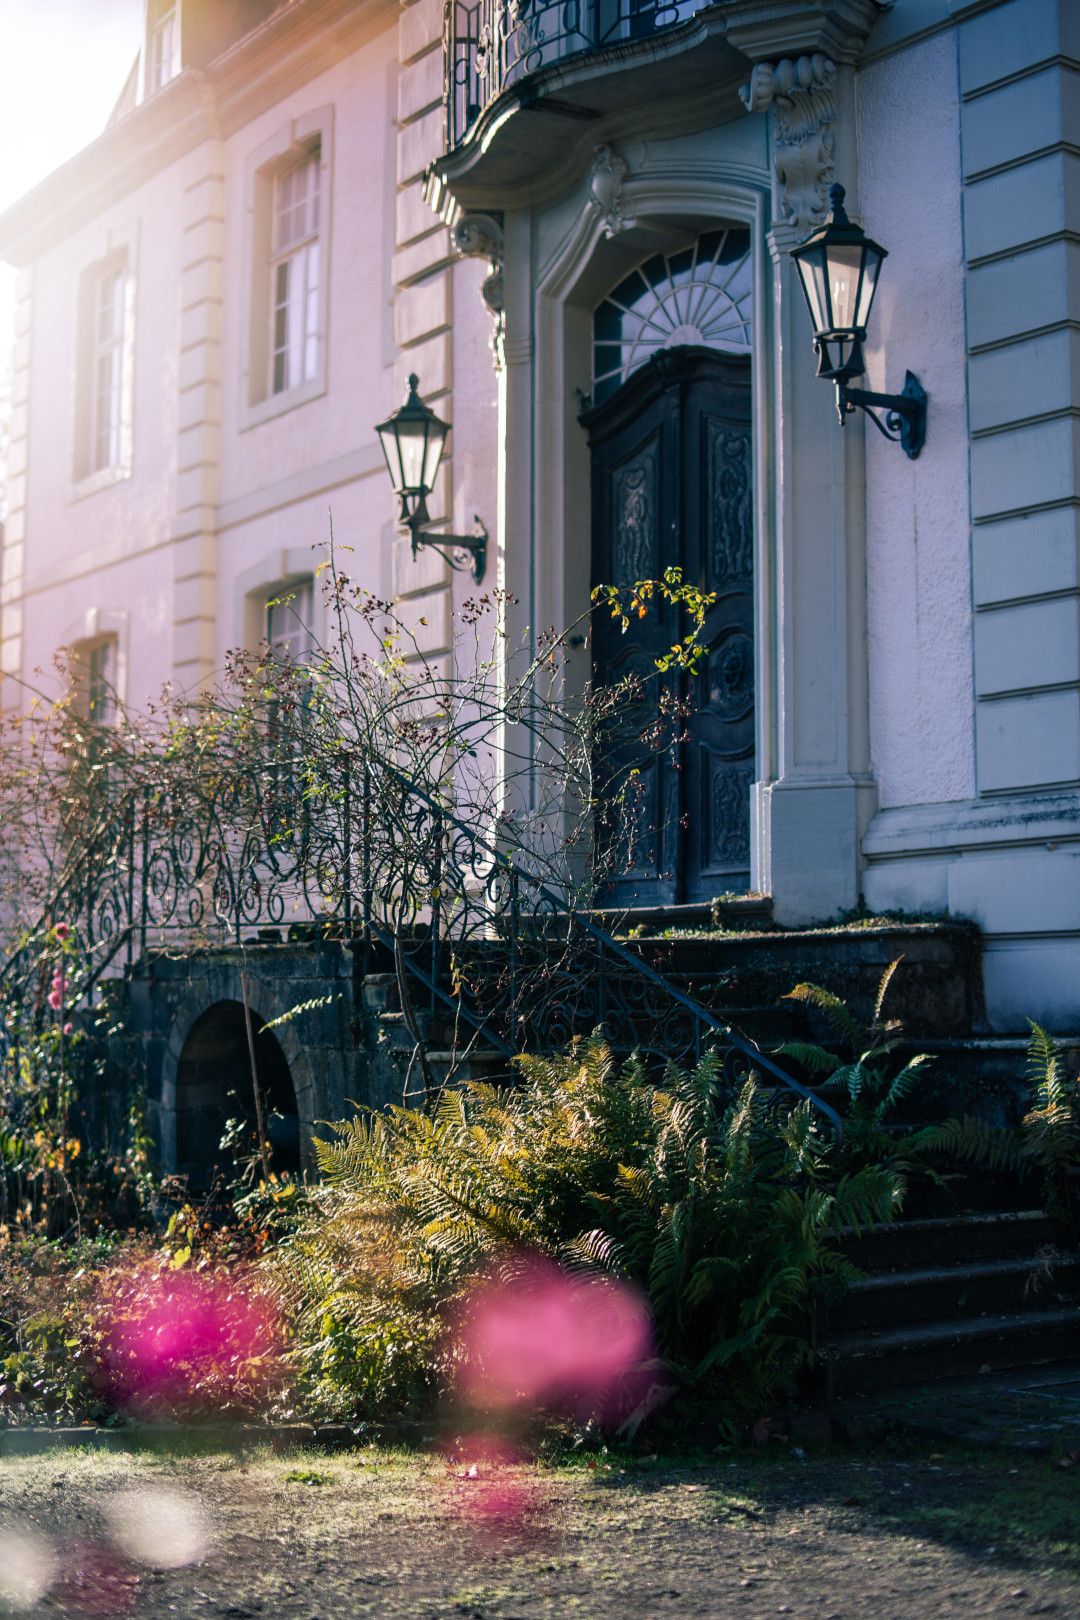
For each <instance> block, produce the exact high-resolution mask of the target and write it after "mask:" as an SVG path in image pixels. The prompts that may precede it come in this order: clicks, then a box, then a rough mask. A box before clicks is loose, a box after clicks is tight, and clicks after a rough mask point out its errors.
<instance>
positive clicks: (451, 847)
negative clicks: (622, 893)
mask: <svg viewBox="0 0 1080 1620" xmlns="http://www.w3.org/2000/svg"><path fill="white" fill-rule="evenodd" d="M355 763H356V762H355V761H351V760H346V761H345V762H344V765H343V774H342V777H341V779H340V782H339V784H338V785H339V786H340V787H341V788H342V789H343V791H342V792H341V794H340V795H339V796H338V797H335V796H333V795H331V796H330V798H329V799H328V800H327V801H326V804H324V805H323V806H322V810H323V812H324V814H323V820H322V822H321V823H318V815H317V812H315V811H312V809H311V808H310V806H309V805H307V804H305V806H304V810H303V814H302V816H301V823H300V825H299V826H298V827H293V826H292V825H291V822H290V823H289V824H288V831H287V836H285V837H282V835H281V831H280V828H279V827H278V824H277V820H276V817H277V800H276V799H275V798H274V795H273V793H270V792H268V789H267V783H269V784H272V785H273V787H274V790H275V791H276V792H280V790H281V783H280V780H279V779H278V778H277V777H276V776H275V775H274V773H273V772H271V773H270V775H269V776H267V777H266V778H265V780H263V778H262V777H260V779H259V781H258V782H256V783H251V782H248V783H247V785H246V794H247V796H248V797H247V799H244V800H243V801H241V800H238V798H237V796H236V785H235V784H223V788H222V791H221V793H220V794H219V795H218V796H216V797H214V798H213V799H212V800H208V801H207V802H206V804H205V805H204V806H202V812H203V813H202V815H201V817H200V818H195V819H193V818H192V817H191V815H190V811H188V812H185V813H184V814H183V815H181V814H180V813H179V812H176V813H174V814H172V815H169V814H165V815H163V816H161V817H160V818H159V820H158V822H157V823H155V822H154V820H153V819H152V818H151V817H150V815H149V814H148V800H147V799H146V797H145V794H142V795H133V796H132V797H131V799H130V800H129V801H128V802H127V803H126V804H125V805H123V806H119V805H118V806H117V814H116V818H115V820H114V821H113V822H112V823H111V824H110V828H109V837H108V838H107V839H106V840H103V841H102V842H101V843H99V844H97V845H96V846H95V849H94V850H91V851H88V852H87V853H86V854H85V856H84V857H83V860H82V862H81V863H80V864H79V865H78V866H77V867H76V869H75V870H74V872H72V873H71V874H70V875H69V877H68V878H67V880H66V881H65V883H64V885H63V886H62V888H61V890H60V891H59V897H58V901H57V903H55V904H54V905H53V907H52V908H50V913H47V914H43V916H42V918H41V920H40V925H39V928H38V929H37V930H36V931H32V932H31V933H30V935H29V936H28V941H29V942H27V940H24V942H23V943H22V944H21V945H20V947H18V948H17V949H16V950H15V951H14V952H12V954H11V955H10V956H9V957H8V960H7V962H6V963H5V964H4V965H3V967H2V968H0V983H2V982H8V983H10V982H11V980H12V979H13V978H14V977H15V975H16V973H17V972H18V971H20V970H21V971H22V972H23V973H24V974H28V973H30V972H32V971H33V970H34V968H35V966H36V965H37V964H38V963H39V960H40V951H36V950H35V945H34V941H35V940H36V939H40V937H41V934H42V931H43V930H46V929H47V928H48V926H49V925H50V922H51V921H55V920H56V917H57V915H58V913H57V909H56V907H57V904H60V905H61V907H62V909H63V910H64V911H65V913H66V914H69V915H68V917H67V920H68V921H69V923H70V924H71V925H72V926H76V927H78V929H79V934H80V941H81V944H82V946H83V947H84V949H85V950H86V952H87V954H88V955H89V956H91V957H92V966H91V968H90V971H89V972H88V973H86V974H84V975H83V977H82V978H81V979H80V980H79V992H78V993H79V996H80V998H81V997H83V996H85V995H87V994H88V993H89V991H90V990H91V989H92V988H93V987H94V986H95V985H96V984H97V983H98V982H99V981H100V980H101V979H102V978H103V977H104V975H105V974H106V972H107V971H108V969H109V967H110V966H111V965H112V964H113V963H114V962H115V960H116V958H117V956H118V955H119V954H120V953H121V952H122V951H125V950H126V952H127V963H128V966H129V967H130V965H131V964H132V962H133V960H134V957H135V953H136V951H145V950H146V949H147V946H148V943H149V942H150V941H152V940H153V941H156V940H158V939H163V938H166V937H169V938H171V937H176V938H183V939H184V940H185V942H186V943H187V945H188V947H189V948H191V947H192V945H193V942H195V941H200V940H201V941H203V942H206V940H207V933H206V929H207V924H208V923H209V924H210V926H212V927H213V928H215V929H220V930H225V931H227V933H228V934H229V935H231V936H232V937H233V938H234V939H235V940H237V941H239V940H240V939H241V937H242V933H243V929H244V928H245V927H248V926H258V925H261V924H264V923H267V922H270V923H274V924H275V925H280V924H281V923H282V922H283V921H284V918H285V910H286V903H287V901H288V900H289V899H292V900H293V902H294V904H296V903H297V902H298V901H300V900H303V901H304V903H305V905H306V906H307V909H308V915H309V917H312V916H313V917H315V918H316V919H318V920H321V922H322V923H323V924H324V925H325V926H326V927H328V928H337V929H339V930H340V932H341V933H342V935H343V936H345V937H348V938H350V939H356V938H359V940H360V941H361V943H362V944H363V946H364V948H365V950H366V949H367V948H368V947H369V946H370V943H371V942H372V941H376V942H377V943H379V944H381V945H382V946H384V947H387V948H393V947H394V946H395V944H396V945H398V946H399V947H402V942H403V941H404V942H405V945H406V946H407V947H408V948H399V949H398V951H397V953H396V954H397V957H398V959H399V960H400V961H402V962H403V963H404V965H405V967H406V969H407V970H408V972H409V974H410V976H411V977H412V978H414V979H415V980H416V981H417V982H419V983H420V984H422V985H423V986H424V988H425V990H426V991H427V993H428V996H429V998H430V1004H431V1006H432V1008H433V1009H434V1008H435V1007H436V1006H437V1005H438V1006H442V1007H444V1008H447V1009H450V1010H452V1011H453V1012H454V1014H455V1016H457V1017H463V1018H464V1019H465V1020H466V1022H467V1023H468V1024H469V1025H470V1026H471V1028H473V1029H474V1030H475V1031H477V1032H479V1033H481V1034H482V1036H483V1038H484V1040H485V1042H487V1043H488V1044H489V1045H490V1046H491V1047H493V1048H494V1049H495V1050H497V1051H499V1052H500V1053H501V1054H502V1055H503V1056H504V1057H510V1056H512V1055H514V1053H515V1052H517V1051H520V1050H522V1049H523V1047H524V1046H527V1045H529V1044H531V1043H535V1044H536V1045H537V1046H538V1047H539V1048H540V1049H546V1050H554V1049H556V1048H557V1047H558V1046H559V1045H560V1044H563V1043H564V1042H565V1040H566V1039H567V1038H569V1036H570V1035H571V1034H573V1033H577V1032H581V1030H582V1029H583V1027H585V1020H590V1022H589V1023H588V1025H587V1027H588V1028H590V1029H591V1028H592V1027H595V1025H596V1024H600V1025H604V1026H608V1025H610V1027H611V1029H612V1031H613V1035H612V1039H613V1040H614V1039H615V1037H616V1035H617V1033H618V1032H619V1020H620V1019H622V1020H623V1030H624V1032H625V1034H626V1039H625V1040H624V1042H623V1048H624V1049H633V1048H634V1047H638V1048H639V1049H642V1050H644V1051H650V1052H653V1053H654V1054H655V1055H657V1056H658V1057H675V1058H678V1057H683V1056H689V1055H691V1054H692V1055H693V1057H694V1058H695V1059H697V1058H699V1057H700V1056H701V1055H702V1053H703V1052H704V1051H705V1050H707V1049H708V1048H709V1047H711V1046H718V1045H721V1044H722V1045H723V1046H724V1047H726V1048H727V1053H726V1061H727V1062H728V1063H729V1064H731V1065H733V1066H734V1067H735V1068H738V1067H739V1066H740V1065H741V1066H742V1068H743V1069H745V1068H747V1067H752V1068H753V1069H755V1070H757V1071H758V1072H759V1073H761V1074H762V1075H764V1076H766V1077H768V1079H769V1080H770V1082H772V1083H773V1084H777V1085H779V1086H781V1087H783V1088H784V1089H785V1090H787V1091H788V1092H790V1093H792V1094H793V1095H795V1096H798V1097H800V1098H802V1099H804V1100H805V1101H807V1102H809V1103H810V1105H811V1106H812V1107H813V1109H814V1110H815V1111H816V1112H817V1113H818V1114H819V1115H820V1116H821V1118H822V1119H823V1120H825V1121H826V1122H827V1123H828V1125H829V1127H830V1129H831V1130H832V1132H833V1133H834V1135H835V1136H836V1137H837V1138H839V1137H840V1136H841V1135H842V1133H843V1123H842V1121H841V1118H840V1115H839V1114H838V1113H837V1111H836V1110H835V1109H834V1108H833V1107H831V1105H830V1104H829V1103H828V1102H826V1101H825V1100H824V1099H823V1098H822V1097H820V1096H819V1095H818V1094H817V1093H816V1092H815V1091H813V1090H812V1089H811V1088H810V1087H808V1086H806V1085H804V1084H803V1083H802V1082H801V1081H800V1080H798V1079H796V1078H795V1076H794V1075H792V1074H789V1073H788V1072H787V1070H786V1069H785V1068H783V1067H782V1066H781V1065H780V1064H779V1063H777V1062H776V1061H775V1059H774V1058H772V1057H770V1056H769V1054H768V1053H766V1052H764V1051H763V1050H762V1049H761V1047H760V1046H759V1045H758V1044H757V1043H756V1042H755V1041H753V1040H751V1039H750V1038H749V1037H748V1036H746V1035H744V1034H743V1033H742V1032H741V1031H739V1030H737V1029H735V1028H734V1027H733V1026H732V1025H731V1024H728V1023H725V1022H724V1021H723V1020H722V1019H720V1018H718V1017H717V1016H716V1014H715V1013H713V1012H712V1011H711V1010H710V1009H709V1008H707V1007H705V1006H704V1005H702V1003H701V1002H700V1001H698V1000H696V999H695V998H694V997H693V996H691V995H688V994H687V993H686V991H684V990H683V989H681V988H680V987H679V986H678V985H676V984H673V983H672V982H671V981H670V980H669V979H668V978H666V977H665V975H664V974H662V973H661V972H660V971H659V970H658V969H657V968H656V967H654V966H653V964H652V963H650V962H648V961H646V960H645V959H644V958H643V957H642V956H641V954H640V953H639V952H636V951H634V950H632V949H630V948H629V947H628V946H627V945H626V944H625V943H623V942H622V941H620V940H618V939H617V938H616V937H615V936H614V935H613V934H612V933H611V932H609V931H608V930H607V929H605V928H603V927H602V926H600V924H599V923H598V922H597V921H596V920H595V918H594V917H593V916H591V915H590V914H589V913H588V912H587V911H585V910H583V909H581V908H580V907H577V906H575V905H573V904H572V903H571V902H570V901H569V900H568V899H567V898H566V897H565V896H564V895H563V894H562V893H560V892H558V891H557V889H556V888H555V887H554V886H553V885H552V884H551V883H550V882H549V881H547V880H546V879H545V878H544V877H543V876H541V875H539V874H538V873H537V872H535V871H531V870H529V868H528V866H527V865H525V864H522V862H521V861H520V860H515V859H513V858H512V857H511V855H509V854H507V852H506V851H505V850H502V849H500V848H498V847H497V845H496V844H495V843H492V842H490V841H489V840H488V838H486V837H484V836H483V835H482V834H481V833H480V832H479V831H478V829H477V828H476V827H475V826H472V825H470V824H469V823H468V822H466V821H465V820H464V819H463V818H462V817H461V816H459V815H457V814H456V813H455V811H454V810H453V809H451V807H450V805H449V803H447V802H446V801H445V800H444V799H441V798H440V797H438V796H437V795H436V794H435V793H432V792H430V791H429V790H428V789H427V788H426V787H424V786H423V785H422V784H421V783H419V782H417V781H415V780H413V779H412V778H411V777H410V776H408V775H407V774H406V773H405V772H404V771H402V770H400V769H399V768H398V767H397V766H396V765H393V764H391V763H389V762H388V761H385V760H382V761H378V762H374V761H373V760H371V759H370V758H368V759H366V760H365V761H364V763H363V766H362V791H361V792H360V793H359V794H358V795H357V794H356V793H355V792H354V791H353V788H354V770H355ZM393 795H396V796H397V800H398V802H397V803H393V802H391V798H392V796H393ZM357 798H359V806H357V802H356V801H357ZM248 800H250V803H249V802H248ZM239 802H244V803H245V804H247V806H248V821H247V824H246V825H244V826H241V825H238V824H236V823H235V821H234V822H233V823H232V824H230V821H229V816H230V812H232V813H235V811H236V807H237V804H238V803H239ZM327 805H329V807H330V809H329V820H327V817H326V810H327ZM159 808H160V807H159ZM103 844H104V845H105V855H104V857H101V856H100V851H101V849H102V845H103ZM95 859H97V862H98V864H97V865H95V864H94V863H95ZM357 877H359V881H360V886H361V893H360V895H359V901H360V904H359V905H357V904H356V899H357V897H356V896H355V895H354V893H353V885H354V880H355V879H356V878H357ZM327 888H330V890H331V891H332V892H331V893H330V894H327V893H326V892H325V891H326V889H327ZM76 897H77V903H76ZM417 924H421V925H422V927H421V928H420V930H419V931H418V930H417V927H416V925H417ZM560 941H561V942H562V943H563V944H565V945H566V946H567V949H568V954H567V957H566V960H565V961H564V962H562V963H559V962H557V961H555V962H554V966H553V949H554V947H556V946H557V945H558V944H559V942H560ZM493 944H494V946H495V954H494V955H493V954H492V946H493ZM530 949H532V950H533V952H534V956H533V973H532V976H531V977H530V973H529V950H530ZM583 949H584V951H585V952H586V953H588V952H591V953H592V956H591V957H590V958H589V959H588V960H583V959H582V950H583ZM447 950H450V951H451V952H453V953H454V954H455V956H456V957H457V958H458V962H457V966H458V969H459V971H458V973H457V976H456V982H455V980H454V976H453V975H451V982H450V983H449V984H448V983H447V974H446V972H445V955H446V952H447ZM477 951H479V953H480V956H479V961H478V964H477V965H478V969H479V971H478V972H476V973H474V975H473V979H472V981H471V982H470V980H469V977H468V972H467V971H465V972H462V971H460V969H461V966H462V964H463V963H464V964H465V967H466V969H467V968H468V967H469V966H471V965H472V958H471V957H470V954H469V953H470V952H477ZM500 951H503V952H504V959H500V957H499V955H498V953H499V952H500ZM575 951H576V952H577V953H578V954H577V955H576V956H575V955H574V952H575ZM500 974H501V977H500ZM39 976H40V974H39ZM500 1019H501V1020H502V1022H501V1027H500ZM642 1020H647V1021H649V1023H650V1024H652V1025H654V1026H655V1029H656V1031H657V1036H656V1038H655V1039H654V1044H653V1045H651V1046H649V1045H647V1044H646V1041H645V1040H643V1039H642V1038H641V1033H640V1026H641V1022H642ZM680 1020H681V1021H680Z"/></svg>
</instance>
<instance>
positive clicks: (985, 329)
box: [959, 0, 1080, 920]
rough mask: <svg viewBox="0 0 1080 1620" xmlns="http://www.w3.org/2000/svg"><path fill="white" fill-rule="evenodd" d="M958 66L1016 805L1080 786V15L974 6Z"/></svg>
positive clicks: (997, 641) (988, 626) (1058, 8)
mask: <svg viewBox="0 0 1080 1620" xmlns="http://www.w3.org/2000/svg"><path fill="white" fill-rule="evenodd" d="M959 59H960V93H961V133H962V144H963V167H964V240H965V251H966V257H967V274H966V296H967V339H968V399H969V411H970V426H971V508H972V526H973V536H972V563H973V576H974V605H975V699H976V720H975V723H976V743H977V776H978V788H979V793H980V795H986V794H1010V795H1014V794H1016V793H1018V792H1030V791H1046V790H1047V789H1052V788H1061V787H1065V786H1075V785H1077V784H1080V8H1078V7H1077V6H1076V4H1075V0H1008V3H1005V4H1002V5H999V6H996V7H994V8H993V9H989V10H986V9H982V10H980V11H978V12H976V11H975V10H974V8H973V9H972V13H971V15H969V16H968V17H967V18H965V19H963V20H962V21H961V23H960V27H959ZM1073 920H1075V917H1074V919H1073Z"/></svg>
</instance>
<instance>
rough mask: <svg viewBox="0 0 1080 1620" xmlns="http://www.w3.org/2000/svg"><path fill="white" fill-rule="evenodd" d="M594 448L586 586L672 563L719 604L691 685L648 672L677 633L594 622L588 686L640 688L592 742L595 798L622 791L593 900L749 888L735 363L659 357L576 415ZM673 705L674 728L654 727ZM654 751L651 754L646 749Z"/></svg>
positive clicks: (750, 713)
mask: <svg viewBox="0 0 1080 1620" xmlns="http://www.w3.org/2000/svg"><path fill="white" fill-rule="evenodd" d="M585 422H586V425H587V427H588V429H589V435H590V444H591V448H592V484H593V489H592V495H593V583H594V584H617V585H619V586H621V587H625V586H627V585H632V584H633V582H634V581H635V580H638V579H653V578H657V577H659V576H660V575H661V574H662V573H663V571H664V569H665V568H669V567H678V568H681V569H682V570H683V575H684V578H685V579H686V580H687V581H689V582H691V583H694V584H697V585H700V586H701V587H702V588H703V589H705V590H707V591H710V592H714V593H715V594H716V603H715V605H714V607H713V608H712V609H711V611H710V613H709V616H708V619H707V621H706V624H705V642H706V649H707V650H706V656H705V658H704V659H703V661H702V664H701V666H700V669H699V672H698V673H697V674H696V675H692V676H691V675H687V674H685V673H682V674H672V675H668V676H658V675H657V673H656V667H655V659H656V658H657V657H658V656H659V655H660V654H661V653H663V652H664V651H665V650H666V649H667V648H669V647H670V646H671V644H672V642H673V641H674V640H675V639H676V637H677V636H678V635H679V634H681V633H682V632H683V631H684V630H685V620H680V618H679V617H678V616H677V615H676V614H675V612H674V611H673V610H671V609H665V608H658V607H657V606H656V605H655V604H653V605H652V606H651V607H650V610H649V612H648V613H647V615H646V617H645V618H644V619H641V620H632V622H631V627H630V628H629V629H628V630H627V631H626V632H625V634H623V633H622V632H621V630H620V627H619V625H618V624H617V623H614V622H613V621H611V620H610V619H608V618H607V617H606V615H604V614H602V613H601V614H598V615H597V619H596V625H595V630H594V636H593V671H594V678H595V680H596V682H597V684H598V685H601V686H611V685H614V684H615V683H617V682H619V681H620V680H621V679H622V678H623V677H624V676H626V675H628V674H629V675H637V676H640V678H641V685H640V687H639V688H638V695H637V698H636V701H633V702H627V703H624V704H622V705H621V706H620V710H619V713H618V715H617V717H616V718H615V719H614V720H613V722H612V723H611V724H610V725H609V727H608V728H607V731H606V733H605V734H604V745H603V748H602V761H601V773H602V780H601V784H600V785H601V789H602V790H603V789H604V788H605V787H607V788H609V789H610V788H612V787H614V788H616V789H620V788H621V789H622V793H621V798H620V801H619V806H618V810H617V812H616V815H615V816H614V817H613V818H612V820H613V822H614V823H615V824H614V825H613V826H608V827H607V828H606V829H604V832H605V833H606V834H607V835H608V836H610V835H611V834H612V833H619V832H621V833H622V835H623V839H624V846H625V847H624V851H623V855H622V860H621V869H619V870H618V871H616V872H615V873H613V875H612V877H611V879H610V881H609V882H608V884H607V886H606V889H605V898H606V899H607V900H608V901H609V903H611V904H613V905H650V904H652V905H655V904H670V903H672V902H677V901H695V900H706V899H710V898H712V896H713V895H716V894H719V893H722V892H723V891H724V890H732V889H733V890H742V889H746V888H747V887H748V886H749V879H750V786H751V783H752V781H753V776H754V640H753V635H754V628H753V627H754V618H753V505H752V477H751V466H752V461H751V440H750V373H749V365H748V363H747V362H746V361H745V360H740V359H736V358H734V357H730V356H725V355H721V354H717V353H715V352H713V351H712V350H704V349H679V348H676V349H670V350H667V351H665V352H664V353H662V354H660V355H658V356H657V357H656V358H655V359H654V360H652V361H650V362H649V364H648V365H646V366H643V367H642V368H641V370H640V371H638V372H635V374H634V375H633V376H632V377H631V378H630V379H629V380H628V381H627V382H626V383H624V384H623V386H622V388H620V390H619V392H618V393H617V394H616V395H615V396H614V397H613V398H612V399H610V400H608V401H605V402H604V404H602V405H600V406H597V407H595V408H594V409H593V410H591V411H589V412H588V413H587V415H586V417H585ZM673 703H674V704H676V705H677V706H678V709H679V710H680V712H681V713H683V714H684V715H685V716H686V718H685V723H684V724H683V725H681V726H680V727H678V728H677V729H678V730H679V731H681V734H682V735H681V741H679V742H678V743H677V744H676V745H671V738H672V737H673V735H674V732H673V728H672V726H671V724H670V722H669V721H667V720H666V719H665V718H664V714H663V712H662V711H663V710H664V708H665V705H671V704H673ZM658 738H659V739H660V740H661V746H657V739H658Z"/></svg>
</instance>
